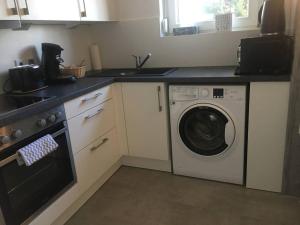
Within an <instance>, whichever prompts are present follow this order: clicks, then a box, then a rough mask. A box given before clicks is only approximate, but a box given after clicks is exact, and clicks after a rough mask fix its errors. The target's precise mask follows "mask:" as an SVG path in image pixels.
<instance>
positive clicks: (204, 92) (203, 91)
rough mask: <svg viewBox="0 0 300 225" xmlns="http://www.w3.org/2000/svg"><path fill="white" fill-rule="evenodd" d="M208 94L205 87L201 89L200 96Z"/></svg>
mask: <svg viewBox="0 0 300 225" xmlns="http://www.w3.org/2000/svg"><path fill="white" fill-rule="evenodd" d="M208 95H209V90H207V89H202V90H201V96H202V97H208Z"/></svg>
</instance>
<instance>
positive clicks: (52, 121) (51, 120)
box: [48, 114, 56, 123]
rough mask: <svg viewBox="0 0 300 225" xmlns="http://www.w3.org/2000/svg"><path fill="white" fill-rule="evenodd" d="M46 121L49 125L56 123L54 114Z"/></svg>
mask: <svg viewBox="0 0 300 225" xmlns="http://www.w3.org/2000/svg"><path fill="white" fill-rule="evenodd" d="M48 121H49V122H50V123H54V122H55V121H56V116H55V115H54V114H52V115H50V116H49V117H48Z"/></svg>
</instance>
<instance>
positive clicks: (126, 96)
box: [122, 83, 169, 160]
mask: <svg viewBox="0 0 300 225" xmlns="http://www.w3.org/2000/svg"><path fill="white" fill-rule="evenodd" d="M122 92H123V103H124V112H125V122H126V130H127V139H128V148H129V155H130V156H134V157H140V158H147V159H157V160H169V135H168V125H167V124H168V123H167V118H168V117H167V104H166V100H167V98H166V87H165V84H164V83H124V84H122Z"/></svg>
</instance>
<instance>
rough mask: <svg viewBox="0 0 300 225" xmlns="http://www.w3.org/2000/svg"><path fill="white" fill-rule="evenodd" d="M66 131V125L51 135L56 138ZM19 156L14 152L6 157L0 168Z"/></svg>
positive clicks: (0, 162) (0, 163)
mask: <svg viewBox="0 0 300 225" xmlns="http://www.w3.org/2000/svg"><path fill="white" fill-rule="evenodd" d="M66 131H67V128H66V127H64V128H63V129H61V130H59V131H57V132H55V133H53V134H51V136H52V137H53V138H56V137H58V136H59V135H61V134H63V133H65V132H66ZM17 158H18V154H17V153H16V154H14V155H11V156H9V157H7V158H6V159H3V160H2V161H0V168H1V167H3V166H5V165H7V164H8V163H11V162H12V161H14V160H17Z"/></svg>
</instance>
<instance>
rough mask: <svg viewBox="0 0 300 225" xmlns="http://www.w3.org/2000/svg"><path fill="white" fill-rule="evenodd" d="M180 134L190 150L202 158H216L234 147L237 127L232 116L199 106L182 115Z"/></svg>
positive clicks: (215, 107)
mask: <svg viewBox="0 0 300 225" xmlns="http://www.w3.org/2000/svg"><path fill="white" fill-rule="evenodd" d="M179 134H180V137H181V139H182V141H183V143H184V144H185V146H186V147H187V148H188V149H189V150H191V151H193V152H194V153H197V154H199V155H202V156H215V155H219V154H221V153H223V152H225V151H227V150H228V149H229V148H230V147H231V146H232V144H233V142H234V139H235V127H234V124H233V121H232V119H231V118H230V116H229V115H228V114H227V113H226V112H225V111H223V110H222V109H221V108H219V107H217V106H215V105H208V104H207V105H197V106H193V107H191V108H189V109H187V110H186V111H185V112H184V113H183V114H182V116H181V119H180V121H179Z"/></svg>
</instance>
